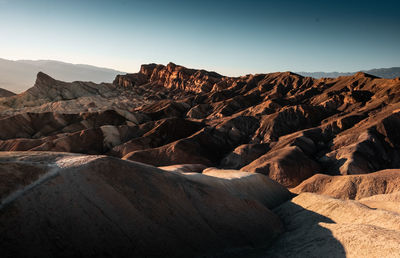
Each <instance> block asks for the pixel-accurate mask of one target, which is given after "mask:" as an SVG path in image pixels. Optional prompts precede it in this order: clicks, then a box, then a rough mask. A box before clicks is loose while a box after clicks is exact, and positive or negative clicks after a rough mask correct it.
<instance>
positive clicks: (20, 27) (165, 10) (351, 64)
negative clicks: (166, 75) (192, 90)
mask: <svg viewBox="0 0 400 258" xmlns="http://www.w3.org/2000/svg"><path fill="white" fill-rule="evenodd" d="M399 10H400V2H399V1H352V0H347V1H326V0H320V1H313V0H310V1H289V0H283V1H277V0H276V1H268V0H265V1H254V0H248V1H234V0H232V1H225V0H222V1H209V0H205V1H199V0H198V1H191V0H187V1H177V0H173V1H167V0H165V1H159V0H147V1H134V0H133V1H127V0H125V1H123V0H114V1H110V0H108V1H107V0H99V1H95V0H80V1H78V0H65V1H61V0H0V57H1V58H7V59H14V60H15V59H55V60H61V61H66V62H72V63H85V64H93V65H98V66H103V67H110V68H115V69H119V70H122V71H127V72H136V71H137V70H138V69H139V66H140V64H142V63H150V62H154V63H163V64H166V63H168V62H170V61H172V62H175V63H177V64H182V65H185V66H187V67H194V68H204V69H208V70H215V71H217V72H220V73H223V74H226V75H243V74H247V73H260V72H274V71H288V70H290V71H357V70H361V69H370V68H380V67H392V66H400V62H399V60H400V47H399V46H400V33H399V32H400V29H399V28H400V15H399Z"/></svg>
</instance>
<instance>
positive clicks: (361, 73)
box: [353, 72, 379, 79]
mask: <svg viewBox="0 0 400 258" xmlns="http://www.w3.org/2000/svg"><path fill="white" fill-rule="evenodd" d="M353 77H355V78H372V79H375V78H379V77H377V76H375V75H372V74H369V73H365V72H357V73H355V74H354V75H353Z"/></svg>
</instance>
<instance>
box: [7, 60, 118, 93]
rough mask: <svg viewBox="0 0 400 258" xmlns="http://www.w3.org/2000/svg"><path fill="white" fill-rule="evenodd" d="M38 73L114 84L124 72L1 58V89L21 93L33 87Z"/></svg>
mask: <svg viewBox="0 0 400 258" xmlns="http://www.w3.org/2000/svg"><path fill="white" fill-rule="evenodd" d="M38 72H44V73H46V74H49V75H50V76H52V77H54V78H57V79H59V80H62V81H67V82H72V81H92V82H95V83H100V82H112V81H113V80H114V78H115V76H116V75H118V74H125V73H124V72H121V71H117V70H113V69H108V68H102V67H96V66H91V65H84V64H70V63H64V62H60V61H53V60H38V61H32V60H18V61H12V60H6V59H1V58H0V88H4V89H7V90H9V91H12V92H16V93H20V92H22V91H25V90H27V89H28V88H30V87H32V86H33V84H34V83H35V79H36V75H37V74H38Z"/></svg>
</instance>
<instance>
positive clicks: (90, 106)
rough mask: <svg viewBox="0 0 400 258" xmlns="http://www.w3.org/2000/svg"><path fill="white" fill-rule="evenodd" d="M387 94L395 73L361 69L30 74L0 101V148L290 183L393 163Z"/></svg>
mask: <svg viewBox="0 0 400 258" xmlns="http://www.w3.org/2000/svg"><path fill="white" fill-rule="evenodd" d="M399 100H400V80H398V79H381V78H378V77H375V76H370V75H368V74H365V73H357V74H354V75H352V76H344V77H339V78H322V79H314V78H310V77H302V76H300V75H297V74H294V73H291V72H284V73H270V74H255V75H246V76H242V77H225V76H222V75H219V74H217V73H215V72H207V71H204V70H194V69H188V68H185V67H182V66H179V65H175V64H172V63H170V64H168V65H166V66H164V65H156V64H149V65H143V66H142V67H141V69H140V71H139V72H138V73H136V74H127V75H119V76H117V78H116V79H115V81H114V83H113V84H93V83H87V82H73V83H65V82H61V81H57V80H55V79H53V78H51V77H49V76H47V75H45V74H43V73H40V74H38V78H37V81H36V84H35V85H34V87H32V88H31V89H29V90H28V91H26V92H24V93H22V94H19V95H16V96H12V97H8V98H2V99H1V100H0V124H1V127H0V150H4V151H6V150H14V151H23V150H51V151H68V152H76V153H89V154H107V155H111V156H116V157H119V158H123V159H127V160H133V161H139V162H144V163H147V164H151V165H155V166H170V165H176V164H203V165H205V166H216V167H219V168H226V169H231V168H234V169H241V170H242V171H248V172H258V173H262V174H265V175H268V176H269V177H271V178H273V179H274V180H276V181H278V182H280V183H281V184H283V185H285V186H287V187H295V186H297V185H298V184H300V183H301V182H302V181H303V180H305V179H307V178H309V177H311V176H312V175H314V174H316V173H323V174H330V175H339V174H343V175H354V174H364V173H371V172H375V171H378V170H382V169H388V168H397V167H399V166H400V153H399V147H400V135H399V130H397V128H399V126H400V116H399V114H400V113H399V110H400V104H399ZM105 114H107V115H105Z"/></svg>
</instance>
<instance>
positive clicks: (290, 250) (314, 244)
mask: <svg viewBox="0 0 400 258" xmlns="http://www.w3.org/2000/svg"><path fill="white" fill-rule="evenodd" d="M273 211H274V213H276V214H277V215H278V216H279V217H280V218H281V220H282V222H283V224H284V227H285V232H284V233H283V234H282V235H280V236H279V237H278V238H277V239H276V240H275V241H274V242H272V243H271V244H270V245H269V246H265V247H262V248H251V249H250V248H249V249H247V250H241V251H237V252H232V253H229V254H226V255H223V256H221V257H228V256H229V257H299V258H302V257H304V258H310V257H335V258H342V257H346V252H345V249H344V247H343V245H342V244H341V243H340V242H339V241H338V240H337V239H336V238H335V237H334V236H333V235H332V232H331V231H330V230H329V229H327V228H325V227H324V223H329V224H334V223H335V222H334V221H332V220H331V219H330V218H328V217H325V216H322V215H320V214H318V213H315V212H313V211H310V210H307V209H305V208H303V207H301V206H299V205H297V204H295V203H293V202H291V201H288V202H286V203H284V204H282V205H281V206H279V207H278V208H276V209H274V210H273Z"/></svg>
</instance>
